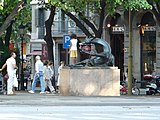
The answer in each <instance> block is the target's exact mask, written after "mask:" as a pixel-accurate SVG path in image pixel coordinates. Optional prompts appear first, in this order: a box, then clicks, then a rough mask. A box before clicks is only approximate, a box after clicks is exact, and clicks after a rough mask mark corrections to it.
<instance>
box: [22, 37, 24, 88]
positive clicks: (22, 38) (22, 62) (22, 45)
mask: <svg viewBox="0 0 160 120" xmlns="http://www.w3.org/2000/svg"><path fill="white" fill-rule="evenodd" d="M21 39H22V42H21V54H22V65H21V90H24V72H23V35H22V36H21Z"/></svg>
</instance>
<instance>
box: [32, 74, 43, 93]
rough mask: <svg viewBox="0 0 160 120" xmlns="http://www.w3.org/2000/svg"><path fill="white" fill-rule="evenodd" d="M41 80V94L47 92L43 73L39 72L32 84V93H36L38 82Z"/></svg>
mask: <svg viewBox="0 0 160 120" xmlns="http://www.w3.org/2000/svg"><path fill="white" fill-rule="evenodd" d="M38 79H39V80H40V83H41V92H44V91H45V87H44V79H43V72H39V73H38V74H35V75H34V79H33V83H32V91H35V88H36V83H37V80H38Z"/></svg>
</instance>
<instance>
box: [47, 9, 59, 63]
mask: <svg viewBox="0 0 160 120" xmlns="http://www.w3.org/2000/svg"><path fill="white" fill-rule="evenodd" d="M55 11H56V7H55V6H51V12H50V16H49V18H48V20H46V21H45V27H46V35H45V36H44V40H45V41H46V43H47V47H48V59H49V60H51V61H53V62H54V56H53V40H52V33H51V32H52V31H51V28H52V24H53V20H54V16H55ZM53 64H54V63H53Z"/></svg>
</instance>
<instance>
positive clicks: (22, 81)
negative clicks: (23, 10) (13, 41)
mask: <svg viewBox="0 0 160 120" xmlns="http://www.w3.org/2000/svg"><path fill="white" fill-rule="evenodd" d="M24 28H25V26H24V25H22V24H21V25H20V26H19V31H20V36H21V55H22V61H21V80H20V81H21V90H24V72H23V39H24Z"/></svg>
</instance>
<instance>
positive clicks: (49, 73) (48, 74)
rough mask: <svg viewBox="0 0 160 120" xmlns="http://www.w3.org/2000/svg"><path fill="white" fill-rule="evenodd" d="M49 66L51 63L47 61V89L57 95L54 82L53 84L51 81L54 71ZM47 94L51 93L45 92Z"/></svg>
mask: <svg viewBox="0 0 160 120" xmlns="http://www.w3.org/2000/svg"><path fill="white" fill-rule="evenodd" d="M49 64H50V63H49V62H48V61H45V63H44V80H45V88H46V89H47V87H49V89H50V91H51V93H55V90H54V88H53V85H52V82H51V79H52V77H53V70H52V68H51V66H50V65H49ZM45 93H49V91H45Z"/></svg>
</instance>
